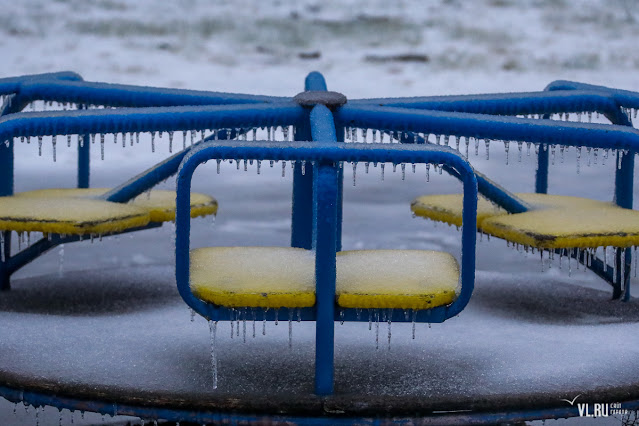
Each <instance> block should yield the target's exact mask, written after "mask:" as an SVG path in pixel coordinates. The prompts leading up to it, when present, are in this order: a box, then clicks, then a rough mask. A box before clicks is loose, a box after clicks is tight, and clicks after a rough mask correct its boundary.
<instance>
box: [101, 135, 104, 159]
mask: <svg viewBox="0 0 639 426" xmlns="http://www.w3.org/2000/svg"><path fill="white" fill-rule="evenodd" d="M100 159H101V160H104V133H100Z"/></svg>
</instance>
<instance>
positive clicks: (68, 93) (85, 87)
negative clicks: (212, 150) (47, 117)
mask: <svg viewBox="0 0 639 426" xmlns="http://www.w3.org/2000/svg"><path fill="white" fill-rule="evenodd" d="M14 86H15V88H16V89H17V90H18V91H19V93H20V96H21V97H22V98H24V99H25V100H26V101H27V102H30V101H32V100H45V101H56V102H71V103H78V104H93V105H108V106H114V107H160V106H181V105H233V104H259V103H272V102H280V101H286V102H290V98H285V97H276V96H256V95H242V94H234V93H221V92H206V91H198V90H184V89H166V88H161V87H144V86H129V85H124V84H109V83H96V82H87V81H83V82H76V81H62V80H58V81H54V80H43V79H35V80H31V81H24V82H22V84H16V85H14ZM1 88H2V85H1V84H0V89H1Z"/></svg>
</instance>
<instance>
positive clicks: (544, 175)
mask: <svg viewBox="0 0 639 426" xmlns="http://www.w3.org/2000/svg"><path fill="white" fill-rule="evenodd" d="M535 192H536V193H537V194H547V193H548V146H547V145H546V144H542V145H541V146H540V147H539V154H537V174H536V175H535Z"/></svg>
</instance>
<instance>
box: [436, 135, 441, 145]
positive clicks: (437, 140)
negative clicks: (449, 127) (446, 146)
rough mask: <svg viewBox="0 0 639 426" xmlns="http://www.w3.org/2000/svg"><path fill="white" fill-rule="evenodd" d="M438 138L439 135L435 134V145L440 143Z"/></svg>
mask: <svg viewBox="0 0 639 426" xmlns="http://www.w3.org/2000/svg"><path fill="white" fill-rule="evenodd" d="M440 139H441V135H435V143H436V144H437V145H439V144H440Z"/></svg>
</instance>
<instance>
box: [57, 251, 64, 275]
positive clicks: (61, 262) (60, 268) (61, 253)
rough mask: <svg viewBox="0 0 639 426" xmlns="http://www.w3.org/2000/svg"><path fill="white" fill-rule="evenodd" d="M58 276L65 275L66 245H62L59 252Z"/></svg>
mask: <svg viewBox="0 0 639 426" xmlns="http://www.w3.org/2000/svg"><path fill="white" fill-rule="evenodd" d="M58 275H59V276H62V275H64V244H60V249H59V250H58Z"/></svg>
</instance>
